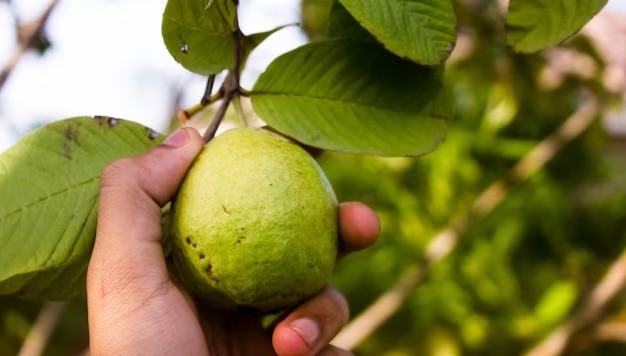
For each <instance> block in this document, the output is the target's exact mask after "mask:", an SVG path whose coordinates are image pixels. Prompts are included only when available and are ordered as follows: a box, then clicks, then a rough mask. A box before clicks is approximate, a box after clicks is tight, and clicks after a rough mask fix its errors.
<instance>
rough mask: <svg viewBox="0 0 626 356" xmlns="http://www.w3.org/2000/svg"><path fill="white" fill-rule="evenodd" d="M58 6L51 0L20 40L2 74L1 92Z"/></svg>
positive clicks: (54, 0)
mask: <svg viewBox="0 0 626 356" xmlns="http://www.w3.org/2000/svg"><path fill="white" fill-rule="evenodd" d="M57 4H58V0H51V1H50V3H49V4H48V8H47V9H46V10H45V11H44V13H43V14H42V15H41V16H40V17H39V18H38V19H37V20H35V21H34V23H33V25H32V26H28V30H27V31H26V32H25V33H24V35H23V37H21V38H20V40H19V42H18V43H17V46H16V47H15V50H14V51H13V54H12V55H11V57H9V60H8V62H7V63H6V65H5V66H4V68H3V69H2V72H0V90H2V87H3V86H4V84H5V83H6V81H7V80H8V79H9V76H10V75H11V73H12V72H13V69H15V67H16V66H17V64H18V62H19V61H20V59H21V58H22V56H23V55H24V53H26V51H27V50H28V49H29V48H30V47H32V45H33V44H34V43H35V41H36V40H37V37H38V36H39V35H40V34H41V32H42V31H43V29H44V27H45V25H46V23H47V22H48V18H50V14H51V13H52V10H54V8H55V6H56V5H57Z"/></svg>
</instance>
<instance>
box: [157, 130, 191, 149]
mask: <svg viewBox="0 0 626 356" xmlns="http://www.w3.org/2000/svg"><path fill="white" fill-rule="evenodd" d="M188 139H189V135H187V132H186V131H185V129H184V128H183V129H178V130H176V131H175V132H174V133H172V134H171V135H169V136H168V137H167V138H166V139H165V141H163V145H165V146H170V147H182V146H184V145H185V144H186V143H187V140H188Z"/></svg>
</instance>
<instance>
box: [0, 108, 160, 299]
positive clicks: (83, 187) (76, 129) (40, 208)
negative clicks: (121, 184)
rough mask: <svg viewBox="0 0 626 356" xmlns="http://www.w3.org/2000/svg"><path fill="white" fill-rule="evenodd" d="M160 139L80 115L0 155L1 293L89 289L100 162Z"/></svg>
mask: <svg viewBox="0 0 626 356" xmlns="http://www.w3.org/2000/svg"><path fill="white" fill-rule="evenodd" d="M162 140H163V137H162V136H160V135H159V136H157V135H154V134H153V131H151V130H149V129H147V128H146V127H144V126H142V125H139V124H136V123H133V122H130V121H125V120H120V119H113V118H109V117H93V118H90V117H78V118H72V119H67V120H63V121H58V122H54V123H51V124H48V125H46V126H43V127H41V128H39V129H38V130H35V131H34V132H33V133H31V134H29V135H27V136H25V137H24V138H22V139H21V140H20V141H19V142H18V143H17V144H16V145H15V146H13V147H12V148H10V149H8V150H7V151H5V152H3V153H2V154H0V197H2V198H1V199H2V200H1V202H2V203H1V204H0V246H2V248H0V295H2V294H19V296H20V297H24V298H28V299H39V300H66V299H70V298H73V297H77V296H83V295H84V293H85V274H86V271H87V263H88V261H89V256H90V255H91V249H92V246H93V241H94V237H95V226H96V217H97V201H98V194H99V191H100V174H101V172H102V169H103V168H104V166H106V165H107V164H108V163H110V162H111V161H113V160H115V159H118V158H122V157H127V156H133V155H137V154H140V153H142V152H145V151H146V150H148V149H150V148H151V147H153V146H155V145H156V144H158V143H159V142H161V141H162Z"/></svg>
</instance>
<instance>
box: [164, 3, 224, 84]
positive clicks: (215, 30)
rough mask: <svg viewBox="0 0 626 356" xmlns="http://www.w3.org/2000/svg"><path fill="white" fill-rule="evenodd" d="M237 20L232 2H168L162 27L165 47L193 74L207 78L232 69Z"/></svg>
mask: <svg viewBox="0 0 626 356" xmlns="http://www.w3.org/2000/svg"><path fill="white" fill-rule="evenodd" d="M235 16H236V8H235V5H234V4H233V2H232V1H231V0H169V1H168V2H167V6H166V7H165V12H164V13H163V24H162V34H163V40H164V41H165V46H166V47H167V50H168V51H169V52H170V54H171V55H172V57H174V59H175V60H176V61H177V62H179V63H180V64H181V65H182V66H183V67H185V68H186V69H188V70H190V71H192V72H196V73H200V74H205V75H208V74H217V73H219V72H221V71H223V70H225V69H230V68H232V66H233V59H234V51H235V49H234V48H235V47H234V46H235V41H234V38H233V24H234V20H235Z"/></svg>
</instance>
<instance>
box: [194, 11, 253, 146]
mask: <svg viewBox="0 0 626 356" xmlns="http://www.w3.org/2000/svg"><path fill="white" fill-rule="evenodd" d="M232 1H233V4H235V18H234V20H233V39H234V42H235V46H234V47H235V48H234V50H235V53H234V59H233V62H234V63H233V69H232V70H231V71H230V72H228V75H227V76H226V79H224V83H222V87H221V88H220V90H219V92H220V93H221V96H222V104H221V105H220V107H219V109H218V110H217V112H216V113H215V117H214V118H213V121H211V124H210V125H209V127H208V128H207V129H206V131H205V132H204V134H203V135H202V138H203V139H204V142H205V143H208V142H209V141H211V139H213V137H214V136H215V133H216V132H217V128H218V127H219V126H220V124H221V123H222V120H223V119H224V115H226V110H227V109H228V106H229V105H230V102H231V101H232V100H233V98H234V97H235V96H237V95H239V91H240V89H241V86H240V85H239V83H240V74H241V65H242V63H241V62H242V57H243V52H242V51H243V48H242V46H241V42H242V41H243V33H242V32H241V29H240V28H239V19H238V15H237V6H238V5H239V1H238V0H232Z"/></svg>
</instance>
